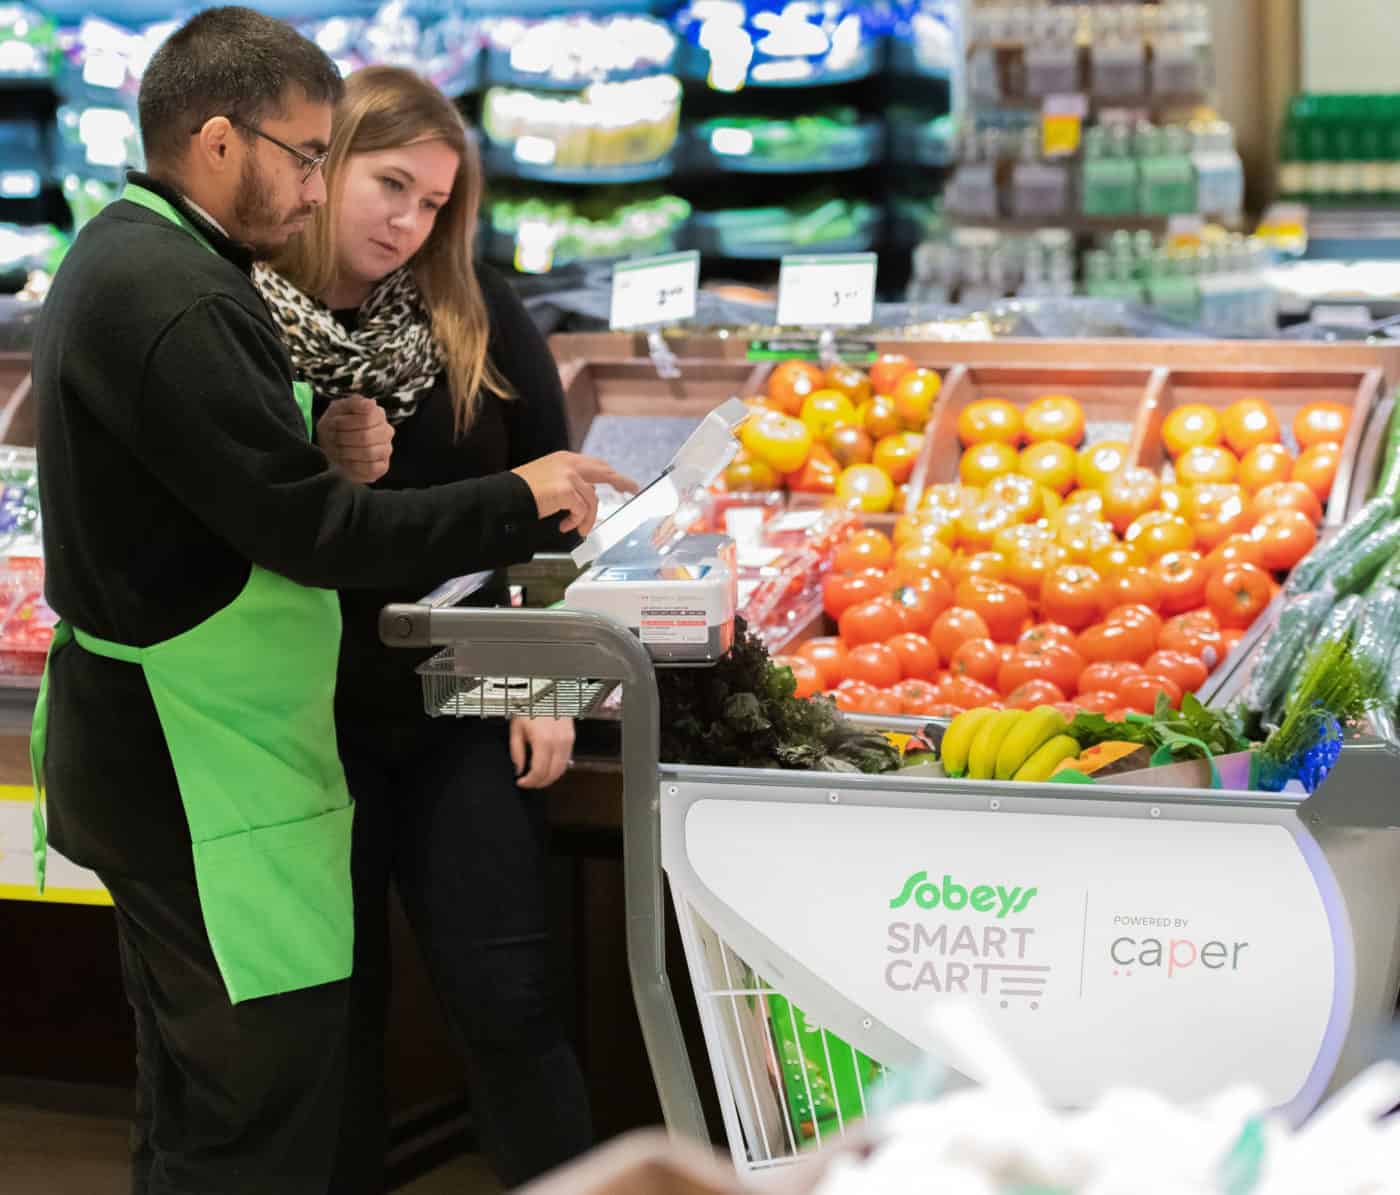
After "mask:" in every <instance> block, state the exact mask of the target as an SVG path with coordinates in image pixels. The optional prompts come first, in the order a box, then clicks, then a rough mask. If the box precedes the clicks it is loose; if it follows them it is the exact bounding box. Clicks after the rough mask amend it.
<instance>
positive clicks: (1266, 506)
mask: <svg viewBox="0 0 1400 1195" xmlns="http://www.w3.org/2000/svg"><path fill="white" fill-rule="evenodd" d="M1271 510H1297V511H1301V512H1302V513H1303V514H1305V515H1307V516H1308V518H1309V520H1311V521H1312V522H1313V523H1320V522H1322V503H1321V502H1320V501H1318V497H1317V495H1316V494H1315V493H1313V491H1312V490H1311V489H1310V488H1309V487H1308V486H1307V485H1305V484H1304V483H1303V482H1301V481H1278V482H1275V483H1274V484H1273V485H1267V486H1265V487H1264V488H1263V489H1262V490H1260V491H1259V492H1258V493H1257V494H1255V495H1254V501H1253V502H1251V503H1250V511H1251V513H1252V514H1253V515H1254V518H1255V519H1256V520H1258V519H1261V518H1263V517H1264V516H1265V515H1266V514H1268V513H1269V511H1271Z"/></svg>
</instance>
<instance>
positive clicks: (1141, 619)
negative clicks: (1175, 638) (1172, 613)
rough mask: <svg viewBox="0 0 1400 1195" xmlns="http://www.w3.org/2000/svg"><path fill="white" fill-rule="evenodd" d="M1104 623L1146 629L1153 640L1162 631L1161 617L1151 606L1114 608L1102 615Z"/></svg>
mask: <svg viewBox="0 0 1400 1195" xmlns="http://www.w3.org/2000/svg"><path fill="white" fill-rule="evenodd" d="M1103 620H1104V622H1123V623H1131V624H1132V625H1133V626H1138V627H1147V628H1148V630H1150V631H1151V632H1152V637H1153V638H1154V639H1155V638H1156V637H1157V636H1158V635H1159V634H1160V633H1161V631H1162V616H1161V615H1160V614H1158V613H1157V611H1156V610H1154V609H1152V607H1151V606H1115V607H1114V608H1113V609H1112V610H1110V611H1109V612H1108V613H1107V614H1105V615H1104V619H1103Z"/></svg>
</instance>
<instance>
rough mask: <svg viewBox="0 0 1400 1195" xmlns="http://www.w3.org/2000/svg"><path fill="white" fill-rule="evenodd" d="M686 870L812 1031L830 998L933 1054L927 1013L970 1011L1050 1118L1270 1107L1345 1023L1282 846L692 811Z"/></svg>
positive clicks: (1025, 823)
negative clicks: (1338, 1023) (975, 1008)
mask: <svg viewBox="0 0 1400 1195" xmlns="http://www.w3.org/2000/svg"><path fill="white" fill-rule="evenodd" d="M930 799H931V800H932V799H934V798H932V797H931V798H930ZM685 852H686V856H687V859H688V862H689V864H690V866H691V868H692V869H693V872H694V875H695V877H696V878H698V880H699V881H700V884H701V885H702V886H703V889H704V890H705V891H702V892H701V893H700V894H698V895H699V897H700V899H701V901H703V903H705V904H706V905H707V906H708V908H709V909H710V911H711V915H712V917H713V918H714V919H715V921H716V924H715V929H716V930H717V931H718V932H719V933H720V934H721V936H722V937H723V936H726V935H728V936H729V937H730V938H733V939H736V940H737V939H740V938H742V939H743V941H744V949H742V950H741V953H742V954H743V955H744V956H745V957H746V959H747V961H748V962H749V963H750V964H751V965H752V966H753V967H754V969H755V970H756V971H757V972H758V973H759V974H761V975H764V976H765V978H767V979H768V980H769V981H770V982H772V983H773V984H774V985H775V986H776V987H777V988H778V990H779V991H782V992H783V993H784V994H785V995H787V996H788V997H789V998H790V999H791V1000H792V1001H793V1002H794V1003H795V1004H797V1005H799V1006H800V1007H802V1008H803V1009H804V1010H805V1011H807V1012H808V1013H809V1014H814V1015H816V1016H817V1017H821V1016H823V1015H828V1014H824V1013H823V1008H824V1007H825V1008H827V1009H833V1008H836V1007H838V1004H834V1003H833V1000H832V995H831V994H832V993H835V994H836V996H837V997H839V999H840V1001H844V1002H849V1005H853V1006H855V1007H856V1008H858V1009H860V1010H862V1012H863V1013H864V1014H865V1015H866V1016H868V1017H873V1018H875V1019H877V1020H878V1021H879V1022H880V1024H881V1025H883V1026H885V1027H886V1028H888V1029H889V1030H892V1031H894V1032H895V1033H897V1034H899V1035H900V1036H901V1037H903V1038H904V1039H905V1040H907V1041H909V1042H913V1043H915V1044H916V1045H918V1046H920V1047H923V1048H925V1049H930V1048H932V1042H931V1041H930V1040H929V1039H928V1034H927V1030H926V1027H925V1021H924V1010H925V1009H926V1007H927V1005H928V1003H929V1002H930V1001H934V1000H940V999H944V998H949V997H956V998H960V999H972V1000H974V1001H975V1002H976V1003H977V1004H978V1005H979V1006H980V1008H981V1009H982V1010H984V1011H985V1013H986V1014H987V1015H988V1017H989V1018H990V1019H991V1021H992V1022H993V1023H994V1024H995V1026H996V1027H997V1029H998V1030H999V1031H1000V1032H1001V1033H1002V1034H1003V1035H1004V1036H1005V1039H1006V1040H1007V1042H1008V1044H1009V1045H1010V1046H1011V1047H1012V1048H1013V1050H1014V1051H1015V1053H1016V1055H1017V1057H1018V1058H1020V1059H1021V1061H1022V1062H1023V1063H1024V1064H1025V1065H1026V1066H1027V1067H1028V1069H1029V1070H1030V1072H1031V1074H1032V1075H1033V1077H1034V1078H1035V1080H1036V1081H1037V1082H1038V1083H1039V1084H1041V1086H1042V1088H1043V1090H1044V1091H1045V1092H1046V1094H1047V1096H1048V1097H1049V1098H1051V1099H1052V1100H1053V1101H1055V1102H1058V1103H1063V1104H1067V1105H1080V1104H1083V1103H1086V1102H1088V1101H1090V1100H1092V1099H1093V1098H1094V1097H1095V1096H1096V1095H1098V1094H1100V1093H1101V1092H1102V1091H1103V1090H1104V1089H1105V1088H1106V1087H1107V1086H1110V1085H1112V1084H1117V1083H1130V1084H1132V1085H1135V1086H1144V1087H1148V1088H1151V1089H1153V1090H1156V1091H1158V1092H1160V1093H1162V1094H1163V1095H1166V1096H1168V1097H1170V1098H1173V1099H1180V1100H1191V1099H1198V1098H1203V1097H1205V1096H1207V1095H1210V1094H1212V1093H1214V1092H1217V1091H1219V1090H1220V1089H1222V1088H1223V1087H1226V1086H1229V1085H1231V1084H1234V1083H1239V1082H1250V1083H1254V1084H1257V1085H1258V1086H1259V1087H1260V1088H1262V1089H1263V1091H1264V1092H1265V1093H1266V1094H1267V1095H1268V1097H1269V1099H1270V1100H1271V1101H1272V1102H1274V1103H1277V1104H1283V1103H1286V1102H1287V1101H1289V1100H1291V1099H1293V1098H1294V1097H1295V1096H1297V1095H1298V1094H1299V1093H1300V1091H1301V1090H1302V1089H1303V1088H1304V1085H1305V1083H1307V1081H1308V1079H1309V1075H1310V1072H1311V1071H1312V1068H1313V1065H1314V1062H1315V1061H1316V1060H1317V1059H1318V1057H1319V1055H1320V1053H1323V1052H1324V1040H1326V1039H1328V1030H1329V1023H1331V1022H1332V1020H1333V1019H1334V1013H1333V1002H1334V996H1337V997H1338V1000H1339V1010H1340V1011H1339V1012H1338V1014H1337V1016H1338V1017H1339V1018H1340V1019H1341V1020H1342V1021H1344V1020H1345V1017H1346V1015H1347V1014H1348V1013H1349V1001H1350V999H1351V984H1352V980H1351V976H1350V974H1349V973H1347V972H1346V971H1345V969H1344V971H1343V974H1342V976H1341V977H1340V978H1339V977H1338V976H1337V975H1336V970H1337V967H1338V961H1337V960H1338V958H1339V957H1342V958H1349V957H1350V956H1349V953H1347V952H1345V951H1344V952H1342V953H1341V954H1340V955H1339V952H1338V951H1337V950H1336V949H1334V944H1333V939H1332V932H1331V928H1330V926H1329V921H1328V912H1327V908H1326V907H1325V905H1324V900H1323V896H1322V894H1321V890H1320V888H1319V881H1318V880H1317V879H1315V878H1314V875H1313V872H1312V871H1311V870H1310V867H1309V863H1308V861H1307V860H1306V859H1305V857H1304V855H1303V854H1302V852H1301V851H1300V849H1299V847H1298V845H1297V843H1296V842H1295V841H1294V839H1293V837H1292V835H1291V834H1290V833H1289V832H1288V831H1287V830H1286V829H1285V828H1283V827H1281V826H1272V825H1239V824H1233V823H1224V822H1213V823H1204V822H1176V821H1171V822H1168V821H1153V822H1151V823H1149V824H1140V823H1137V822H1134V821H1130V820H1128V819H1125V818H1111V817H1088V816H1083V817H1080V816H1075V817H1067V816H1055V815H1045V814H1021V813H1005V812H1003V813H975V812H966V811H958V810H947V809H901V808H872V807H868V806H848V805H839V804H836V805H827V804H823V805H810V804H803V805H800V806H799V805H792V804H786V803H776V802H764V801H736V800H728V799H725V800H720V799H715V800H710V799H702V800H700V801H698V802H697V803H696V804H695V805H693V806H692V807H691V809H690V810H689V813H688V816H687V818H686V825H685ZM1320 866H1323V867H1325V864H1320ZM672 880H673V882H676V881H677V880H679V885H680V886H679V891H680V892H681V894H682V895H686V896H690V894H689V893H687V892H686V891H685V887H684V885H685V883H686V882H687V878H686V877H684V876H680V877H678V876H677V875H676V872H675V869H672ZM689 882H691V883H693V881H689ZM1326 891H1328V892H1332V891H1334V888H1333V887H1332V886H1330V884H1329V885H1328V886H1327V887H1326ZM716 901H717V902H718V904H716ZM736 949H739V947H738V946H736ZM1348 950H1349V948H1348ZM765 954H766V955H768V956H769V957H768V958H767V959H765V957H764V956H765ZM787 960H792V961H795V962H797V963H798V964H800V965H801V966H802V967H803V968H805V969H806V970H808V971H810V972H811V973H812V974H814V975H815V976H816V977H817V980H818V983H817V984H815V985H812V984H810V983H809V984H808V985H807V986H808V987H809V988H810V989H811V990H794V981H793V980H792V978H791V975H790V972H789V967H788V964H787ZM783 975H788V976H789V978H788V979H783V978H780V976H783ZM799 986H800V985H799ZM830 1015H834V1014H830ZM1329 1048H1330V1047H1329ZM882 1061H898V1060H884V1059H882ZM1318 1094H1320V1091H1319V1092H1318Z"/></svg>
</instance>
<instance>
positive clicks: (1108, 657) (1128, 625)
mask: <svg viewBox="0 0 1400 1195" xmlns="http://www.w3.org/2000/svg"><path fill="white" fill-rule="evenodd" d="M1156 646H1157V645H1156V643H1155V642H1154V641H1153V635H1152V627H1151V626H1150V625H1149V624H1148V623H1144V622H1125V621H1121V620H1119V621H1114V622H1098V623H1095V624H1094V625H1093V626H1090V627H1086V628H1085V629H1084V631H1083V632H1082V633H1081V634H1080V636H1079V641H1078V642H1077V643H1076V644H1075V647H1076V649H1077V650H1078V652H1079V654H1080V655H1081V656H1083V657H1084V660H1085V662H1086V663H1087V664H1088V665H1089V666H1090V667H1092V666H1093V665H1094V664H1098V663H1119V662H1122V661H1129V662H1131V663H1134V664H1141V663H1142V661H1143V660H1145V659H1147V657H1148V656H1150V655H1151V654H1152V652H1153V651H1154V650H1155V649H1156ZM1084 673H1085V675H1084V676H1081V677H1080V678H1079V683H1080V686H1081V687H1083V688H1084V689H1086V691H1087V690H1088V686H1089V685H1090V683H1091V682H1093V683H1095V684H1096V685H1097V682H1098V678H1097V677H1096V676H1095V677H1090V676H1089V668H1085V670H1084ZM1120 683H1121V681H1120ZM1116 688H1117V686H1115V689H1116Z"/></svg>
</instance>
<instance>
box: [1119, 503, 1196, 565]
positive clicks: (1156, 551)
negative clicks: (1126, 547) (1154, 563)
mask: <svg viewBox="0 0 1400 1195" xmlns="http://www.w3.org/2000/svg"><path fill="white" fill-rule="evenodd" d="M1123 538H1124V539H1125V540H1126V541H1127V542H1128V543H1130V544H1132V545H1133V546H1134V547H1136V548H1138V549H1139V550H1140V551H1141V552H1142V554H1143V555H1144V556H1146V557H1147V558H1148V559H1149V560H1157V559H1160V558H1161V557H1163V556H1165V555H1166V554H1167V553H1168V552H1186V551H1189V550H1190V549H1192V548H1194V547H1195V546H1196V533H1195V532H1194V531H1192V530H1191V524H1190V523H1188V522H1187V521H1186V520H1185V519H1183V518H1182V517H1181V516H1180V515H1172V514H1167V512H1166V511H1164V510H1152V511H1148V513H1147V514H1145V515H1143V516H1142V517H1141V518H1140V519H1136V520H1134V522H1133V524H1132V526H1131V527H1129V528H1128V530H1127V532H1126V534H1125V535H1124V537H1123Z"/></svg>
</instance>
